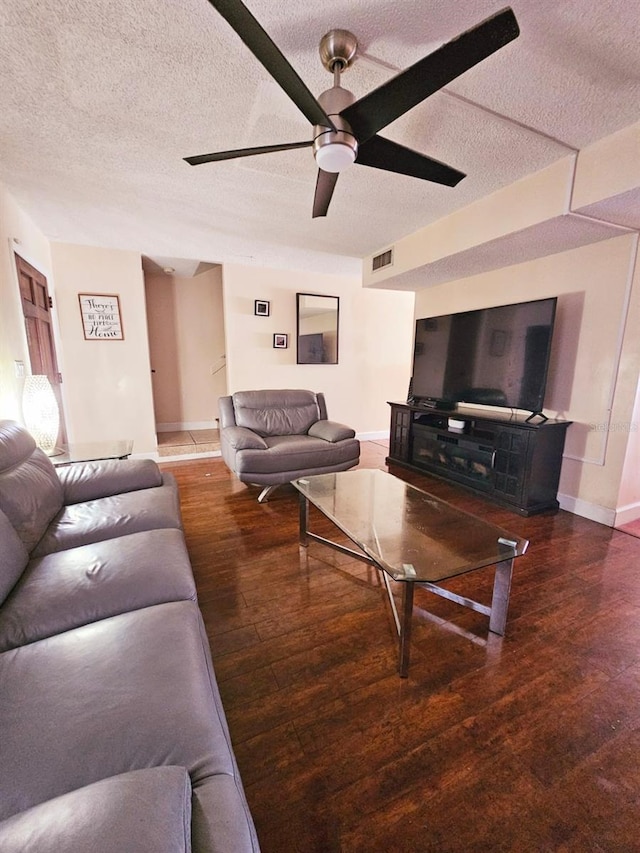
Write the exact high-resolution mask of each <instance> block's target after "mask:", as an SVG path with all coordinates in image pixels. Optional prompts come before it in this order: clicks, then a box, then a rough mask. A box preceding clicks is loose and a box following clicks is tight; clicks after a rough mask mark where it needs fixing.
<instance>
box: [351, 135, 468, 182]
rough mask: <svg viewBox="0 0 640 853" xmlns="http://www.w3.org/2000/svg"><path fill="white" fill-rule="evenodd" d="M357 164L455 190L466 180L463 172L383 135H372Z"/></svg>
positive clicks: (363, 147)
mask: <svg viewBox="0 0 640 853" xmlns="http://www.w3.org/2000/svg"><path fill="white" fill-rule="evenodd" d="M356 163H361V164H362V165H363V166H373V168H374V169H385V170H386V171H387V172H397V173H398V174H400V175H410V176H411V177H412V178H421V179H422V180H423V181H433V182H434V183H436V184H444V185H445V186H447V187H455V186H456V184H458V183H459V182H460V181H461V180H462V179H463V178H466V175H465V174H464V172H459V171H458V170H457V169H454V168H453V167H452V166H447V165H446V164H445V163H441V162H440V161H439V160H433V159H432V158H431V157H427V156H425V155H424V154H419V153H418V152H417V151H413V150H412V149H411V148H405V147H404V145H398V143H397V142H392V141H391V140H390V139H384V137H382V136H372V137H371V139H368V140H367V141H366V142H363V143H362V145H361V146H360V147H359V148H358V156H357V157H356Z"/></svg>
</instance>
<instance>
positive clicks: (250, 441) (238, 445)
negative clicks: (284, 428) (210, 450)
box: [224, 427, 267, 450]
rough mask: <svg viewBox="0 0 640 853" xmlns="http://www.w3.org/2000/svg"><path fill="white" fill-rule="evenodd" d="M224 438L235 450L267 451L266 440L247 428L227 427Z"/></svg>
mask: <svg viewBox="0 0 640 853" xmlns="http://www.w3.org/2000/svg"><path fill="white" fill-rule="evenodd" d="M224 437H225V441H227V442H228V443H229V444H230V445H231V447H233V449H234V450H266V449H267V443H266V441H265V440H264V438H262V436H260V435H258V433H257V432H254V431H253V430H251V429H248V428H247V427H226V429H225V432H224Z"/></svg>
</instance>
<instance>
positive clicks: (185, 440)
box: [157, 429, 220, 456]
mask: <svg viewBox="0 0 640 853" xmlns="http://www.w3.org/2000/svg"><path fill="white" fill-rule="evenodd" d="M157 438H158V453H159V455H160V456H182V455H186V454H188V453H205V452H210V451H216V450H220V431H219V430H217V429H192V430H186V429H185V430H175V431H171V432H159V433H158V434H157Z"/></svg>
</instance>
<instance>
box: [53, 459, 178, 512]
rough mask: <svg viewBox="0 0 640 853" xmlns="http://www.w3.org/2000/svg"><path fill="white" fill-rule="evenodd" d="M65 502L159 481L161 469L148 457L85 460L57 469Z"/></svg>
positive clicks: (79, 500) (155, 483)
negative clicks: (96, 460) (103, 460)
mask: <svg viewBox="0 0 640 853" xmlns="http://www.w3.org/2000/svg"><path fill="white" fill-rule="evenodd" d="M58 476H59V478H60V482H61V483H62V488H63V489H64V502H65V504H77V503H81V502H82V501H93V500H95V499H96V498H107V497H109V496H111V495H119V494H121V493H122V492H133V491H136V490H138V489H151V488H153V487H154V486H161V485H162V474H161V472H160V469H159V468H158V466H157V465H156V463H155V462H153V461H152V460H151V459H133V460H126V461H124V460H121V459H113V460H110V461H105V462H85V463H84V464H82V465H69V466H68V467H65V468H59V469H58Z"/></svg>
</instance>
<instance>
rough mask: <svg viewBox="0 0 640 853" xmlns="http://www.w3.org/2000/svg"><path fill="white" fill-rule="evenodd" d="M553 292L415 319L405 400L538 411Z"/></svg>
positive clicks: (546, 361) (548, 348)
mask: <svg viewBox="0 0 640 853" xmlns="http://www.w3.org/2000/svg"><path fill="white" fill-rule="evenodd" d="M556 302H557V299H556V297H552V298H550V299H537V300H535V301H533V302H519V303H516V304H513V305H499V306H496V307H494V308H483V309H479V310H476V311H462V312H459V313H456V314H446V315H442V316H439V317H424V318H422V319H420V320H417V321H416V336H415V346H414V356H413V376H412V380H411V392H410V394H411V399H410V402H414V403H417V404H424V405H442V406H447V407H453V406H454V405H455V404H456V403H461V402H464V403H475V404H482V405H490V406H505V407H507V408H514V409H524V410H526V411H531V412H541V411H542V407H543V405H544V392H545V386H546V381H547V370H548V367H549V354H550V351H551V337H552V334H553V322H554V319H555V311H556Z"/></svg>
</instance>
